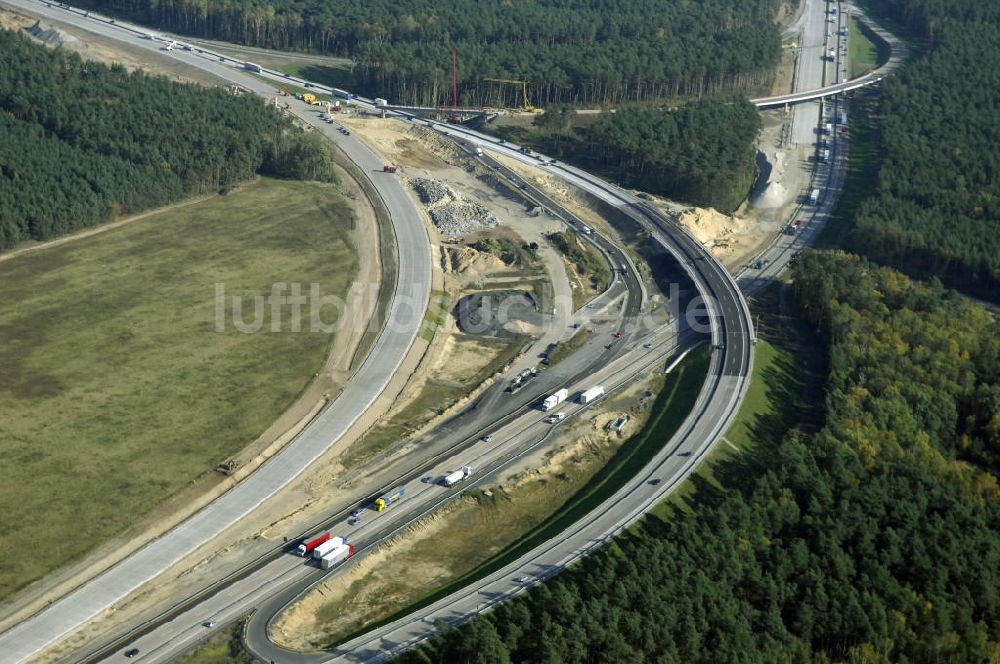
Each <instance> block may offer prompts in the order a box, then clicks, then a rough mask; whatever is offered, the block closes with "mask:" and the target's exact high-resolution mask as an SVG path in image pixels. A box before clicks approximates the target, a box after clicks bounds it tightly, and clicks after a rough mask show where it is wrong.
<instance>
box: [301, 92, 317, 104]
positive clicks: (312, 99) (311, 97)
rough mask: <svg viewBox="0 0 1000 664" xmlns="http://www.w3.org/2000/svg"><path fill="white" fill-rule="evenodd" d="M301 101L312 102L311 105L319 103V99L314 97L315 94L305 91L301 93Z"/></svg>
mask: <svg viewBox="0 0 1000 664" xmlns="http://www.w3.org/2000/svg"><path fill="white" fill-rule="evenodd" d="M302 101H304V102H305V103H307V104H312V105H313V106H316V105H317V104H319V100H318V99H316V95H314V94H313V93H311V92H307V93H305V94H304V95H302Z"/></svg>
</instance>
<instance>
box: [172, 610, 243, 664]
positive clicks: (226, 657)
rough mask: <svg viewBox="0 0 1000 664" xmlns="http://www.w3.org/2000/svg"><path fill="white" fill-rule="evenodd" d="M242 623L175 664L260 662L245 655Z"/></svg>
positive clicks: (205, 642)
mask: <svg viewBox="0 0 1000 664" xmlns="http://www.w3.org/2000/svg"><path fill="white" fill-rule="evenodd" d="M242 633H243V621H242V620H241V621H240V622H238V623H237V624H235V625H233V626H232V627H229V628H228V629H224V630H222V631H221V632H219V633H218V634H216V635H214V636H212V637H211V638H209V639H208V640H207V641H204V642H203V643H202V644H201V645H200V646H198V647H196V648H195V649H194V650H192V651H191V652H189V653H188V654H186V655H184V656H182V657H181V658H180V659H178V660H177V664H251V663H253V662H259V661H260V660H259V659H257V658H255V657H253V656H251V655H250V654H248V653H247V651H246V649H245V648H244V647H243V641H242V640H241V636H242Z"/></svg>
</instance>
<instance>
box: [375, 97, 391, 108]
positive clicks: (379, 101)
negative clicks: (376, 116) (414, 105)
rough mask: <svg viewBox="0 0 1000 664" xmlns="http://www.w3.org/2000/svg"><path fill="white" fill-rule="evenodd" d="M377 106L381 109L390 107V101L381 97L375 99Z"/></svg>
mask: <svg viewBox="0 0 1000 664" xmlns="http://www.w3.org/2000/svg"><path fill="white" fill-rule="evenodd" d="M375 105H376V106H379V107H382V106H388V105H389V101H388V100H387V99H382V98H381V97H375Z"/></svg>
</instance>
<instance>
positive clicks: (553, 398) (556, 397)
mask: <svg viewBox="0 0 1000 664" xmlns="http://www.w3.org/2000/svg"><path fill="white" fill-rule="evenodd" d="M567 396H569V391H568V390H567V389H566V388H565V387H564V388H562V389H561V390H559V391H558V392H556V393H555V394H551V395H549V396H547V397H545V400H544V401H542V410H546V411H548V410H552V409H553V408H555V407H556V406H558V405H559V404H561V403H562V402H563V401H565V400H566V397H567Z"/></svg>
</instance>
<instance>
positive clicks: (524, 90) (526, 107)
mask: <svg viewBox="0 0 1000 664" xmlns="http://www.w3.org/2000/svg"><path fill="white" fill-rule="evenodd" d="M483 80H484V81H492V82H493V83H512V84H514V85H520V86H521V96H522V102H521V108H520V109H519V110H522V111H524V112H526V113H531V112H533V111H534V110H535V107H534V106H532V105H531V104H529V103H528V82H527V81H514V80H511V79H509V78H484V79H483Z"/></svg>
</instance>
